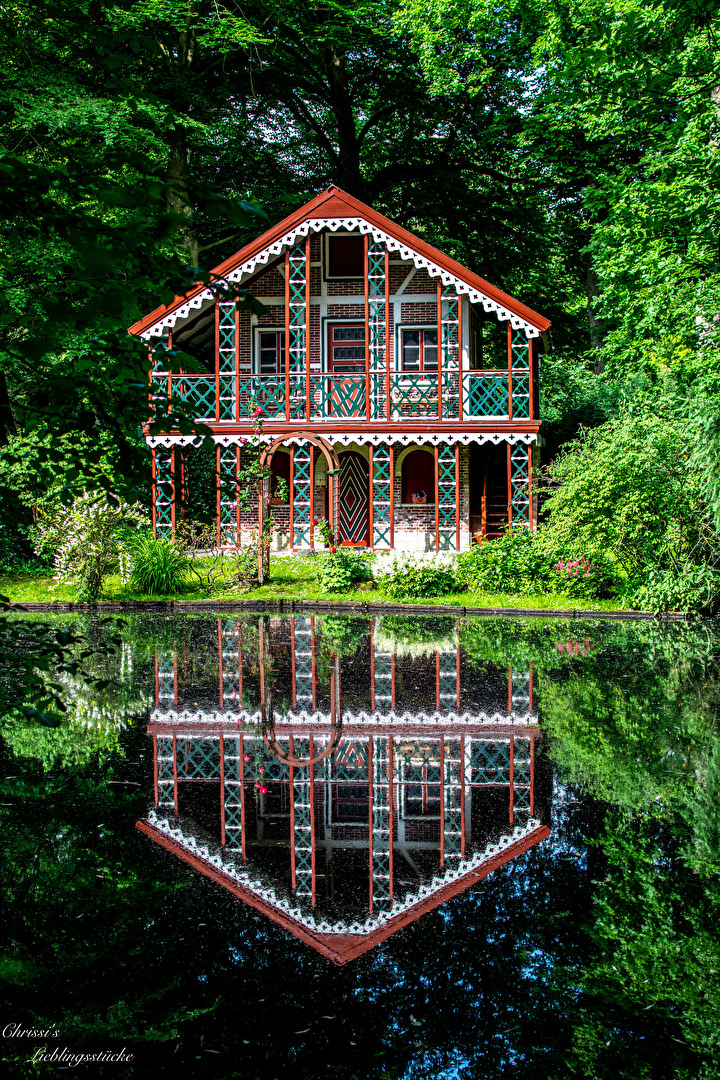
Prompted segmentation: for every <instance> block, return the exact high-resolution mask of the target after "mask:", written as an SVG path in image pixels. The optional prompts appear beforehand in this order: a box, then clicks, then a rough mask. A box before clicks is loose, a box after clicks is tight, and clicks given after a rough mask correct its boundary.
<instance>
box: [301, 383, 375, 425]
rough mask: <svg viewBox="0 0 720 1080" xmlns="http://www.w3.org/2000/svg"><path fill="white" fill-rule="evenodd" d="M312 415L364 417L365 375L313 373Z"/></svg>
mask: <svg viewBox="0 0 720 1080" xmlns="http://www.w3.org/2000/svg"><path fill="white" fill-rule="evenodd" d="M303 412H304V400H303ZM310 417H311V419H313V420H343V419H348V418H353V419H363V418H364V417H365V376H364V375H311V376H310Z"/></svg>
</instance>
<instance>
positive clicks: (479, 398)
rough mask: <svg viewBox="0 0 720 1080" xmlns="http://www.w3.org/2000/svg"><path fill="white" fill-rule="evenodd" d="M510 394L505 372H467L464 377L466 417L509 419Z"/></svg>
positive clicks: (464, 409) (464, 408)
mask: <svg viewBox="0 0 720 1080" xmlns="http://www.w3.org/2000/svg"><path fill="white" fill-rule="evenodd" d="M508 394H509V390H508V376H507V373H506V372H504V371H503V372H485V371H467V372H465V373H464V375H463V411H464V413H465V416H493V417H502V418H503V419H507V417H508V415H509V413H508Z"/></svg>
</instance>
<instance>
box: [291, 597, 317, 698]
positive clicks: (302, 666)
mask: <svg viewBox="0 0 720 1080" xmlns="http://www.w3.org/2000/svg"><path fill="white" fill-rule="evenodd" d="M313 645H314V633H313V622H312V617H311V616H310V615H307V616H302V615H296V616H295V618H294V621H293V706H294V708H296V709H302V710H303V711H304V712H307V713H312V712H314V710H315V668H314V664H313Z"/></svg>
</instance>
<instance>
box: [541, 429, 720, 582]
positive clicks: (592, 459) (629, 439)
mask: <svg viewBox="0 0 720 1080" xmlns="http://www.w3.org/2000/svg"><path fill="white" fill-rule="evenodd" d="M687 456H688V455H687V448H686V442H685V430H684V426H683V425H682V424H681V423H680V422H679V421H675V420H669V419H664V418H662V417H660V416H638V415H635V414H633V413H632V412H625V413H624V414H623V415H621V416H620V417H618V418H617V419H616V420H613V421H610V422H609V423H607V424H604V425H603V426H602V427H600V428H596V429H594V430H593V431H587V432H584V433H583V435H582V437H581V438H580V439H578V440H577V441H576V442H575V443H572V444H570V445H569V446H568V447H566V448H565V449H564V450H563V452H562V453H561V454H560V455H559V457H558V458H557V460H556V461H555V462H554V463H553V465H552V466H551V468H550V476H551V478H552V480H553V482H554V483H555V484H556V485H559V486H558V487H555V488H554V489H551V494H550V497H549V498H548V499H547V502H546V503H545V512H546V514H547V524H546V526H545V529H544V544H545V546H546V548H547V550H549V551H552V552H555V553H560V552H567V551H573V552H577V553H581V554H582V555H585V556H586V557H587V558H588V559H590V560H591V561H592V562H593V563H598V564H603V563H604V562H605V561H606V560H607V558H608V557H609V558H611V559H614V560H616V561H617V563H618V565H619V567H620V568H621V570H622V571H623V572H624V574H625V575H626V578H627V579H628V580H629V581H630V582H638V583H639V582H641V581H643V580H644V579H645V577H646V576H647V574H648V573H649V572H650V570H651V569H653V568H658V569H662V570H664V569H668V568H675V567H677V566H678V565H679V564H680V563H681V562H685V561H689V560H692V561H698V562H699V561H701V560H702V558H703V556H704V555H706V554H708V553H710V552H711V551H712V550H714V545H715V537H714V530H713V529H711V527H710V526H711V523H710V521H709V517H708V514H707V510H706V506H705V503H704V502H703V500H702V497H701V494H700V491H699V488H698V484H697V481H696V479H694V478H693V476H692V474H690V473H689V472H688V468H687Z"/></svg>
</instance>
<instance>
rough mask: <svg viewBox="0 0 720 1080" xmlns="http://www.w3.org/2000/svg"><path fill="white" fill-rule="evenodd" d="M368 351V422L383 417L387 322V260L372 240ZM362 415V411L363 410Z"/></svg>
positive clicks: (384, 413)
mask: <svg viewBox="0 0 720 1080" xmlns="http://www.w3.org/2000/svg"><path fill="white" fill-rule="evenodd" d="M367 278H368V351H369V358H370V376H371V378H370V403H369V406H370V407H369V412H370V416H369V418H370V419H372V420H382V419H383V418H384V417H386V415H387V320H386V305H385V288H386V285H387V258H386V252H385V248H384V247H383V246H382V245H380V244H378V243H376V241H375V240H373V239H372V237H371V238H370V240H369V245H368V264H367ZM363 411H364V410H363Z"/></svg>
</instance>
